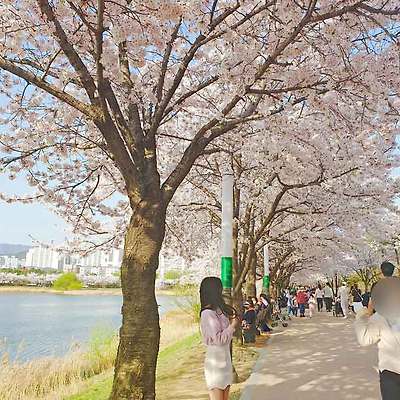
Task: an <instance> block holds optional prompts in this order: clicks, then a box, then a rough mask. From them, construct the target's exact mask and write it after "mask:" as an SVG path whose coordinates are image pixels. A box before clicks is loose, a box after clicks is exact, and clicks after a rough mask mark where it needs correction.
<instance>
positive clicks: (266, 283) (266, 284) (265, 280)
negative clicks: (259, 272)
mask: <svg viewBox="0 0 400 400" xmlns="http://www.w3.org/2000/svg"><path fill="white" fill-rule="evenodd" d="M269 284H270V280H269V275H264V277H263V288H264V289H269Z"/></svg>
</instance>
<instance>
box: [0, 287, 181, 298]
mask: <svg viewBox="0 0 400 400" xmlns="http://www.w3.org/2000/svg"><path fill="white" fill-rule="evenodd" d="M1 293H50V294H60V295H69V296H122V291H121V288H91V289H89V288H87V289H80V290H67V291H62V290H55V289H53V288H50V287H37V286H0V294H1ZM156 294H158V295H162V296H177V295H179V293H177V291H176V290H175V289H174V288H171V289H157V290H156Z"/></svg>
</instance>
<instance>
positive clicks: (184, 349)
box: [46, 333, 266, 400]
mask: <svg viewBox="0 0 400 400" xmlns="http://www.w3.org/2000/svg"><path fill="white" fill-rule="evenodd" d="M258 340H259V341H258V344H257V345H256V346H254V347H249V346H236V345H234V348H233V355H234V356H233V362H234V365H235V369H236V371H237V373H238V376H239V383H236V384H234V385H233V386H232V388H231V396H230V399H232V400H239V398H240V394H241V391H242V389H243V387H244V382H245V381H246V380H247V379H248V378H249V376H250V374H251V371H252V369H253V366H254V364H255V362H256V360H257V358H258V355H259V348H260V347H263V346H264V345H265V341H266V338H265V337H262V338H259V339H258ZM204 356H205V351H204V345H203V344H202V343H201V339H200V334H199V333H196V334H194V335H191V336H188V337H186V338H184V339H181V340H179V341H178V342H176V343H174V344H173V345H171V346H169V347H167V348H165V349H164V350H162V351H161V352H160V354H159V358H158V368H157V381H156V391H157V399H158V400H176V399H181V400H207V399H208V393H207V389H206V386H205V381H204V373H203V362H204ZM177 360H179V362H177ZM112 380H113V371H112V370H110V371H108V372H107V373H106V374H104V375H103V376H102V377H95V378H94V379H90V380H88V381H87V382H86V384H85V386H83V387H81V389H80V390H79V391H78V392H77V393H76V394H75V395H73V396H68V397H62V398H57V399H56V400H107V399H108V398H109V395H110V391H111V386H112ZM189 382H190V384H189ZM46 400H50V399H46Z"/></svg>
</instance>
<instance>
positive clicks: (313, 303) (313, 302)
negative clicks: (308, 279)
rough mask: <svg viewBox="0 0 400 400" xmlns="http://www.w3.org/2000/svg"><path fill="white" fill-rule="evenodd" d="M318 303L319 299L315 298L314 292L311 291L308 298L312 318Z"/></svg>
mask: <svg viewBox="0 0 400 400" xmlns="http://www.w3.org/2000/svg"><path fill="white" fill-rule="evenodd" d="M316 305H317V301H316V300H315V297H314V294H313V293H311V294H310V297H309V299H308V311H309V317H310V318H312V316H313V314H315V309H316Z"/></svg>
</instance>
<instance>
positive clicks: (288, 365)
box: [241, 312, 380, 400]
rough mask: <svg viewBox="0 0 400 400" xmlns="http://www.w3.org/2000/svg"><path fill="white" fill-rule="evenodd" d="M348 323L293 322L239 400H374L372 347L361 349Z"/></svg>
mask: <svg viewBox="0 0 400 400" xmlns="http://www.w3.org/2000/svg"><path fill="white" fill-rule="evenodd" d="M353 322H354V320H353V319H349V320H343V319H341V318H335V317H332V316H331V314H327V313H326V312H322V313H320V314H318V315H317V316H316V317H315V318H313V319H308V318H304V319H299V318H297V319H296V320H295V321H293V322H292V323H291V324H290V327H289V328H286V329H285V330H282V331H280V332H277V333H275V334H273V335H272V338H271V340H270V341H269V342H268V345H267V347H266V348H265V349H263V350H262V353H261V356H260V358H259V360H258V362H257V364H256V366H255V369H254V372H253V374H252V375H251V377H250V378H249V380H248V381H247V383H246V386H245V389H244V391H243V394H242V397H241V400H254V399H268V400H283V399H291V400H292V399H293V400H303V399H307V400H321V399H323V400H361V399H362V400H378V399H380V394H379V382H378V374H377V372H376V370H374V368H373V366H376V365H377V350H376V347H374V346H373V347H360V346H359V345H358V343H357V341H356V339H355V335H354V332H353Z"/></svg>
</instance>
